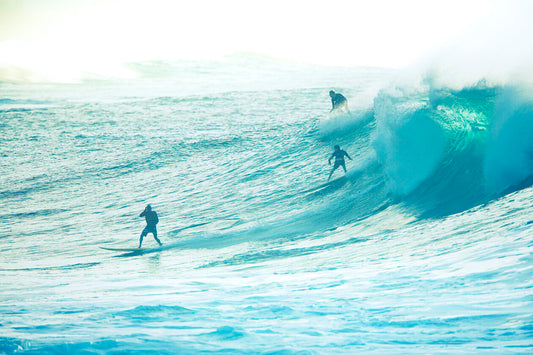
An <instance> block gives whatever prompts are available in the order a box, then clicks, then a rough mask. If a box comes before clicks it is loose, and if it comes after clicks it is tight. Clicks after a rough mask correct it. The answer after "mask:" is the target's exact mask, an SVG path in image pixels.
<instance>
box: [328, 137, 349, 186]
mask: <svg viewBox="0 0 533 355" xmlns="http://www.w3.org/2000/svg"><path fill="white" fill-rule="evenodd" d="M334 149H335V150H334V151H333V154H331V156H330V157H329V159H328V164H329V165H331V159H333V158H335V165H333V169H331V172H330V173H329V177H328V181H329V179H331V175H333V172H334V171H335V170H337V168H338V167H339V166H342V168H343V169H344V173H345V174H346V163H345V162H344V156H346V157H347V158H348V159H350V160H352V158H351V157H350V156H349V155H348V153H346V152H345V151H344V150H342V149H341V147H339V146H338V145H336V146H335V147H334Z"/></svg>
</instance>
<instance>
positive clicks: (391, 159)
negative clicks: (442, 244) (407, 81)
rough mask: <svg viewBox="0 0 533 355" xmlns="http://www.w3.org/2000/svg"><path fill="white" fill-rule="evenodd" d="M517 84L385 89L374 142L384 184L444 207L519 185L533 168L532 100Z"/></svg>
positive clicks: (426, 205) (413, 199)
mask: <svg viewBox="0 0 533 355" xmlns="http://www.w3.org/2000/svg"><path fill="white" fill-rule="evenodd" d="M520 92H521V91H520V90H519V89H517V88H513V87H486V85H482V84H480V85H478V86H474V87H470V88H465V89H462V90H451V89H439V90H433V89H431V88H429V87H428V88H417V89H415V90H412V89H409V90H407V89H404V90H400V89H395V90H392V91H391V90H384V91H382V92H381V93H380V94H379V95H378V96H377V97H376V99H375V107H374V111H375V117H376V121H377V123H376V126H377V128H376V135H375V138H374V141H373V146H374V148H375V150H376V153H377V158H378V160H379V161H380V163H381V164H382V166H383V169H384V174H385V176H386V180H387V186H388V189H389V191H390V192H391V193H392V194H394V195H396V196H403V197H407V198H406V200H408V201H409V202H410V203H414V204H416V205H417V206H419V207H420V208H421V209H422V210H424V209H433V210H435V209H439V208H440V207H442V208H443V209H442V213H449V212H458V211H462V210H464V209H465V208H468V207H472V206H474V205H476V204H479V203H482V202H483V201H486V200H487V199H490V198H492V197H494V195H495V194H498V193H499V192H501V191H503V190H506V189H508V188H512V187H513V186H514V187H515V188H520V186H521V185H520V184H521V183H523V182H524V181H526V180H527V179H528V177H530V176H531V175H532V173H533V170H532V168H531V167H532V164H531V151H532V148H533V143H532V142H533V140H532V139H531V133H530V132H532V131H531V129H530V128H531V126H530V125H531V121H532V120H531V117H532V115H531V107H532V104H533V101H532V100H531V99H530V98H528V97H527V96H525V95H520ZM511 97H512V99H510V98H511ZM511 137H512V138H511Z"/></svg>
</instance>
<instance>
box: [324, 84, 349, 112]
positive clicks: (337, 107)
mask: <svg viewBox="0 0 533 355" xmlns="http://www.w3.org/2000/svg"><path fill="white" fill-rule="evenodd" d="M329 97H331V111H329V112H330V113H331V112H334V111H335V112H339V113H340V112H342V111H345V112H346V113H347V114H350V110H349V109H348V100H346V98H345V97H344V95H342V94H339V93H338V92H335V91H333V90H331V91H330V92H329Z"/></svg>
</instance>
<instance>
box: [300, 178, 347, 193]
mask: <svg viewBox="0 0 533 355" xmlns="http://www.w3.org/2000/svg"><path fill="white" fill-rule="evenodd" d="M347 181H348V179H347V178H346V175H344V176H341V177H339V178H336V179H333V180H330V181H328V182H326V183H323V184H321V185H319V186H315V187H313V188H312V189H308V190H305V191H302V192H301V193H302V194H304V195H308V194H314V193H317V192H320V191H322V190H325V189H327V188H330V189H333V188H339V187H341V186H342V185H344V184H345V183H346V182H347Z"/></svg>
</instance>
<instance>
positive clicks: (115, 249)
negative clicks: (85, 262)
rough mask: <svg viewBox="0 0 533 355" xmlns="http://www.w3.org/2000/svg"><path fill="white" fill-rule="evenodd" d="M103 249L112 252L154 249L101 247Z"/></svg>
mask: <svg viewBox="0 0 533 355" xmlns="http://www.w3.org/2000/svg"><path fill="white" fill-rule="evenodd" d="M100 248H101V249H105V250H111V251H143V250H148V249H152V248H112V247H100Z"/></svg>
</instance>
